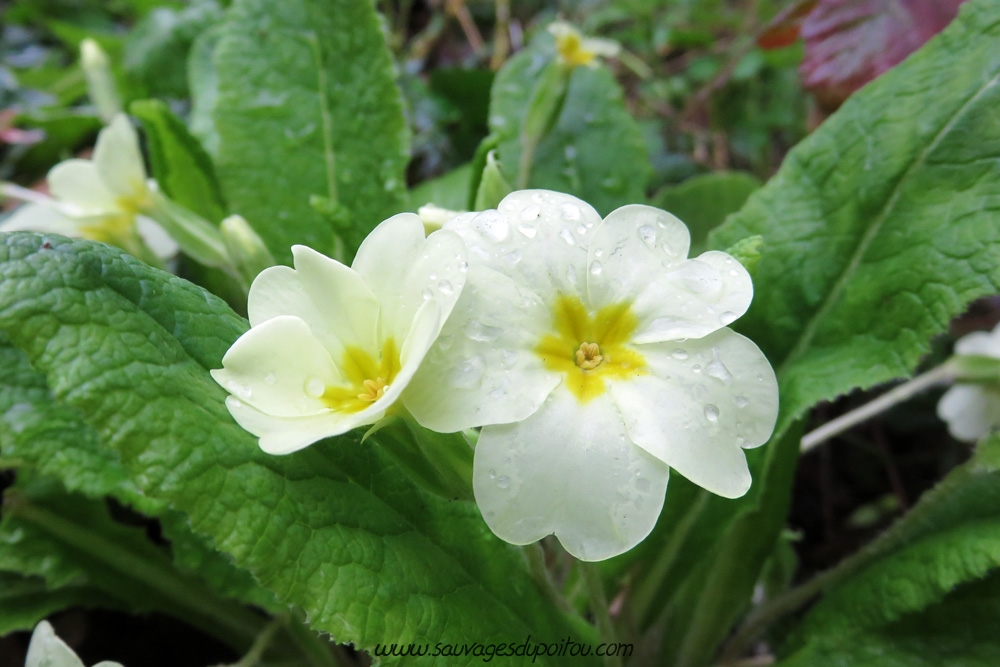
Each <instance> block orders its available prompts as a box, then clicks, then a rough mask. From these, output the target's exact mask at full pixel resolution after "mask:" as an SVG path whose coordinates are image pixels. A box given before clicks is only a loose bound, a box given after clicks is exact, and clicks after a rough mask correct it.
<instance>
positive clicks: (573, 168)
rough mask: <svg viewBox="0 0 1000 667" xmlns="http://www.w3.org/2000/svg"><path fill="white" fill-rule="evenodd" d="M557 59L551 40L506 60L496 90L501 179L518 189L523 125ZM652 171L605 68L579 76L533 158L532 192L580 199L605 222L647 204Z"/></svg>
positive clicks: (494, 122)
mask: <svg viewBox="0 0 1000 667" xmlns="http://www.w3.org/2000/svg"><path fill="white" fill-rule="evenodd" d="M553 58H555V49H554V44H553V41H552V37H551V36H550V35H549V34H548V33H545V34H544V35H542V36H540V37H539V38H538V39H536V40H534V41H533V42H532V44H531V46H529V47H528V48H527V49H525V50H524V51H522V52H521V53H518V54H517V55H516V56H514V57H513V58H511V59H510V60H508V61H507V64H505V65H504V67H503V69H501V70H500V71H499V72H498V73H497V76H496V79H495V80H494V83H493V97H492V100H491V103H490V130H491V132H493V133H494V134H496V135H497V136H498V137H499V139H500V145H499V148H498V152H499V156H500V162H501V164H502V165H503V173H504V174H508V175H510V179H511V181H512V182H513V181H514V176H515V175H516V174H517V172H518V164H519V160H520V156H521V145H520V133H521V123H522V121H523V120H524V117H525V114H526V113H527V111H528V102H529V100H530V98H531V95H532V90H533V89H534V86H535V83H536V82H537V81H538V79H539V78H540V77H541V75H542V73H543V72H544V71H545V69H546V64H547V63H548V62H551V61H552V59H553ZM651 173H652V168H651V166H650V164H649V157H648V155H647V154H646V147H645V142H644V141H643V137H642V131H641V130H640V129H639V126H638V124H637V123H636V122H635V120H634V119H633V118H632V116H631V115H629V113H628V111H627V110H626V108H625V102H624V97H623V94H622V89H621V87H620V86H619V85H618V84H617V83H616V82H615V79H614V77H613V76H612V75H611V72H610V71H608V69H607V68H605V67H598V68H596V69H590V68H588V67H578V68H577V69H576V70H574V71H573V73H572V75H571V79H570V83H569V90H568V91H567V93H566V99H565V102H564V103H563V106H562V112H561V114H560V115H559V117H558V120H557V121H556V124H555V126H554V127H553V128H552V130H551V131H550V132H549V133H548V134H547V136H546V137H545V138H544V139H543V140H542V142H541V143H540V144H539V146H538V148H537V149H536V151H535V156H534V165H533V167H532V169H531V178H530V180H529V186H530V187H534V188H546V189H549V190H558V191H560V192H567V193H569V194H572V195H575V196H577V197H580V198H581V199H583V200H584V201H586V202H588V203H590V204H591V205H592V206H594V208H596V209H597V210H598V211H599V212H600V213H601V214H602V215H606V214H608V213H610V212H611V211H612V210H613V209H615V208H618V207H619V206H624V205H625V204H634V203H636V202H640V201H644V200H645V195H646V193H645V188H646V183H647V181H648V180H649V177H650V174H651Z"/></svg>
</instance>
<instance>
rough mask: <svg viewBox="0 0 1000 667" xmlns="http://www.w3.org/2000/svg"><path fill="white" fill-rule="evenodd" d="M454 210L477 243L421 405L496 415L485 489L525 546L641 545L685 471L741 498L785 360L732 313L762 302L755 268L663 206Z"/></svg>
mask: <svg viewBox="0 0 1000 667" xmlns="http://www.w3.org/2000/svg"><path fill="white" fill-rule="evenodd" d="M498 209H499V210H491V211H485V212H482V213H478V214H476V213H467V214H463V215H461V216H458V217H456V218H455V219H453V220H452V221H450V222H448V223H447V224H445V226H444V229H445V230H454V231H455V232H457V233H458V234H460V235H461V236H462V238H463V240H464V241H465V243H466V245H467V247H468V250H469V261H470V263H471V267H470V269H469V279H468V284H467V285H466V289H465V291H464V292H463V295H462V298H461V299H460V301H459V303H458V305H457V306H456V308H455V313H454V314H453V315H452V318H451V319H450V320H449V322H448V323H447V324H446V326H445V328H444V330H443V331H442V333H441V337H440V338H439V339H438V341H437V343H436V344H435V345H434V347H433V348H432V349H431V352H430V353H429V354H428V356H427V359H426V360H425V363H424V365H423V366H422V367H421V369H420V370H419V371H418V372H417V375H416V377H415V381H419V382H420V383H421V384H426V385H430V386H434V387H436V390H435V391H434V392H433V393H430V392H428V393H426V394H421V395H416V396H414V397H413V400H412V402H411V403H410V404H409V405H410V407H411V408H412V409H413V410H414V412H415V413H417V412H419V414H420V415H421V418H422V421H421V423H422V424H423V425H424V426H426V427H428V428H431V429H434V430H438V431H443V432H448V431H456V430H460V429H465V428H469V427H472V426H479V425H483V426H484V428H483V429H482V433H481V434H480V437H479V441H478V444H477V446H476V453H475V464H474V478H473V486H474V491H475V497H476V501H477V503H478V504H479V507H480V509H481V510H482V513H483V517H484V518H485V520H486V522H487V524H488V525H489V527H490V528H491V529H492V530H493V532H494V533H496V534H497V535H498V536H499V537H501V538H502V539H504V540H506V541H508V542H510V543H513V544H528V543H530V542H534V541H536V540H538V539H540V538H542V537H544V536H546V535H549V534H552V533H554V534H555V535H556V537H558V538H559V540H560V542H562V544H563V546H564V547H565V548H566V550H567V551H569V552H570V553H571V554H573V555H574V556H576V557H578V558H580V559H582V560H602V559H605V558H610V557H612V556H615V555H617V554H620V553H623V552H625V551H627V550H628V549H631V548H632V547H633V546H635V545H636V544H637V543H638V542H639V541H641V540H642V539H643V538H644V537H645V536H646V535H647V534H649V531H650V530H652V528H653V525H654V524H655V522H656V519H657V517H658V516H659V513H660V510H661V508H662V506H663V501H664V492H665V490H666V486H667V477H668V473H669V469H670V468H675V469H676V470H677V472H679V473H680V474H682V475H684V476H685V477H686V478H688V479H689V480H691V481H692V482H694V483H696V484H698V485H700V486H702V487H704V488H706V489H708V490H709V491H712V492H713V493H717V494H719V495H722V496H725V497H727V498H735V497H738V496H741V495H743V494H744V493H746V491H747V489H748V488H749V486H750V473H749V470H748V468H747V463H746V457H745V456H744V453H743V449H744V448H748V447H756V446H758V445H761V444H763V443H764V442H765V441H767V439H768V438H769V437H770V435H771V432H772V430H773V428H774V423H775V420H776V418H777V411H778V387H777V382H776V380H775V376H774V372H773V371H772V370H771V367H770V365H769V364H768V362H767V359H766V358H765V357H764V355H763V354H762V353H761V352H760V350H759V349H758V348H757V346H756V345H754V344H753V343H752V342H751V341H749V340H748V339H746V338H744V337H743V336H741V335H739V334H737V333H734V332H733V331H731V330H730V329H728V328H726V325H728V324H730V323H731V322H733V321H734V320H736V319H737V318H738V317H739V316H740V315H742V314H743V313H744V312H745V311H746V309H747V307H748V306H749V305H750V300H751V298H752V296H753V287H752V284H751V282H750V276H749V275H748V274H747V272H746V270H745V269H744V268H743V267H742V266H741V265H740V264H739V262H737V261H736V260H734V259H733V258H732V257H730V256H729V255H726V254H725V253H721V252H715V251H712V252H706V253H704V254H702V255H700V256H699V257H697V258H695V259H687V253H688V248H689V245H690V237H689V234H688V230H687V227H685V226H684V224H683V223H682V222H681V221H680V220H678V219H677V218H675V217H674V216H672V215H670V214H669V213H665V212H663V211H660V210H658V209H655V208H651V207H649V206H638V205H633V206H625V207H622V208H620V209H618V210H616V211H614V212H613V213H611V214H610V215H609V216H608V217H607V218H606V219H605V220H604V221H603V222H602V220H601V218H600V216H599V215H598V214H597V212H596V211H595V210H594V209H593V208H591V207H590V206H589V205H587V204H586V203H584V202H582V201H580V200H578V199H576V198H574V197H571V196H569V195H564V194H559V193H556V192H547V191H544V190H528V191H521V192H515V193H512V194H510V195H509V196H507V197H506V198H505V199H504V200H503V201H502V202H501V203H500V205H499V207H498Z"/></svg>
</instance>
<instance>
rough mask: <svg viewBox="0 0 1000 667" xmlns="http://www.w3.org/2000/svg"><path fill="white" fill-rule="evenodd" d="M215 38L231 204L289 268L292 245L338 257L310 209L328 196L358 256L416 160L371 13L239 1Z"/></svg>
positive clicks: (330, 1)
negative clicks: (347, 220) (347, 222)
mask: <svg viewBox="0 0 1000 667" xmlns="http://www.w3.org/2000/svg"><path fill="white" fill-rule="evenodd" d="M217 40H218V41H217V42H216V44H215V49H214V52H213V61H214V71H215V74H216V76H217V81H218V90H217V94H218V97H217V99H216V100H215V104H214V105H213V107H212V109H213V110H212V118H213V120H214V126H215V131H216V132H217V133H218V136H219V144H218V148H217V150H216V155H215V156H216V166H217V168H218V174H219V179H220V181H221V183H222V186H223V191H224V192H225V194H226V198H227V201H229V203H230V208H231V209H232V211H233V212H234V213H239V214H240V215H242V216H243V217H245V218H246V219H247V220H248V221H249V222H250V224H251V226H252V227H253V228H254V229H256V230H257V231H258V232H259V233H260V235H261V237H263V239H264V241H265V242H266V243H267V244H268V247H269V248H270V250H271V252H272V253H273V254H274V256H275V258H277V260H278V261H279V262H288V261H290V259H291V250H290V248H291V246H292V245H293V244H295V243H303V244H305V245H308V246H310V247H313V248H315V249H317V250H319V251H320V252H326V253H330V252H332V250H333V248H334V229H333V228H332V227H331V226H330V225H329V223H327V222H325V221H324V219H323V218H322V216H320V215H319V214H318V213H317V212H316V211H315V210H313V208H312V207H311V206H310V204H309V198H310V196H311V195H320V196H324V197H327V198H329V199H330V200H332V201H334V202H337V203H338V204H340V205H342V206H344V207H346V209H347V210H349V211H350V213H351V215H352V219H353V226H352V227H351V229H350V231H349V233H345V238H344V241H345V242H346V243H347V245H348V246H349V247H350V248H351V249H352V250H353V249H356V248H357V246H358V245H360V243H361V241H362V240H363V239H364V237H365V236H366V235H367V233H368V232H369V231H370V230H371V229H372V228H374V227H375V225H377V224H378V223H379V222H381V221H382V220H383V219H384V218H386V217H388V216H389V215H391V214H393V213H396V212H398V211H399V210H400V209H401V207H402V204H403V198H404V194H405V184H406V179H405V173H404V171H405V168H406V163H407V161H408V159H409V154H408V137H407V128H406V122H405V119H404V117H403V110H402V102H401V98H400V94H399V91H398V89H397V88H396V84H395V74H394V72H393V65H392V58H391V56H390V53H389V50H388V48H387V47H386V45H385V41H384V38H383V35H382V31H381V28H380V25H379V21H378V17H377V15H376V13H375V9H374V6H373V5H372V4H371V3H368V2H349V1H348V0H326V1H322V0H236V1H235V2H234V3H233V4H232V6H231V7H230V8H229V10H228V11H227V13H226V19H225V22H224V24H223V25H222V28H221V30H220V31H219V33H218V35H217ZM202 89H203V87H202V86H196V87H195V90H194V92H195V94H196V95H197V94H199V92H200V91H201V90H202ZM198 104H201V102H198Z"/></svg>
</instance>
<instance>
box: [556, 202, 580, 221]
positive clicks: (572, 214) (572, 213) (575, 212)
mask: <svg viewBox="0 0 1000 667" xmlns="http://www.w3.org/2000/svg"><path fill="white" fill-rule="evenodd" d="M559 210H560V211H562V216H563V217H564V218H566V219H567V220H573V221H575V220H579V219H580V207H579V206H576V205H575V204H563V205H562V206H560V207H559Z"/></svg>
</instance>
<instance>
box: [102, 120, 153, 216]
mask: <svg viewBox="0 0 1000 667" xmlns="http://www.w3.org/2000/svg"><path fill="white" fill-rule="evenodd" d="M94 167H96V169H97V173H98V174H99V175H100V178H101V180H102V181H103V182H104V185H105V186H106V188H107V189H108V190H110V191H111V192H112V193H114V196H116V197H122V198H125V199H128V200H130V201H131V202H133V203H138V202H142V201H144V200H145V199H146V197H147V196H148V192H147V189H146V166H145V163H143V161H142V153H140V152H139V137H138V135H137V134H136V132H135V128H133V127H132V123H131V122H129V119H128V116H126V115H125V114H118V115H117V116H115V117H114V119H113V120H112V121H111V123H110V124H109V125H108V126H107V127H106V128H104V129H103V130H101V132H100V134H98V135H97V146H95V147H94Z"/></svg>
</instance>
